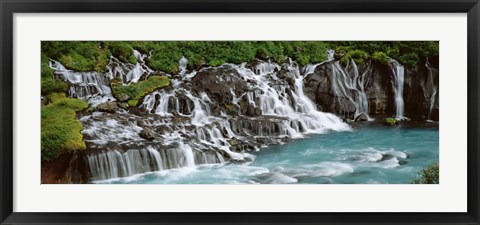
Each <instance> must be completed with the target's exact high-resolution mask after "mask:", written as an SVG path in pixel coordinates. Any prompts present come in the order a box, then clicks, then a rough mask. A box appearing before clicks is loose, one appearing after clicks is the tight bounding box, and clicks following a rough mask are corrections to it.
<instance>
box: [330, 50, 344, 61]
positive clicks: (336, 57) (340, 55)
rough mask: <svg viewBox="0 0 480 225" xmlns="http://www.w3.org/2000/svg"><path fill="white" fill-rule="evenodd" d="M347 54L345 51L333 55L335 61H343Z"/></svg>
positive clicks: (338, 51)
mask: <svg viewBox="0 0 480 225" xmlns="http://www.w3.org/2000/svg"><path fill="white" fill-rule="evenodd" d="M346 54H347V53H346V52H345V51H344V50H336V51H335V53H334V54H333V57H334V58H335V59H337V60H338V59H341V58H343V57H344V56H345V55H346Z"/></svg>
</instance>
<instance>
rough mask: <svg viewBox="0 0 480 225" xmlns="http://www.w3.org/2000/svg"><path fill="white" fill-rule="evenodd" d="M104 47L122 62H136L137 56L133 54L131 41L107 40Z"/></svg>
mask: <svg viewBox="0 0 480 225" xmlns="http://www.w3.org/2000/svg"><path fill="white" fill-rule="evenodd" d="M105 48H106V49H109V51H110V52H111V53H112V55H113V56H114V57H116V58H118V59H119V60H120V61H122V62H128V63H131V64H136V63H137V58H136V57H135V55H134V54H133V47H132V43H131V42H125V41H107V42H105Z"/></svg>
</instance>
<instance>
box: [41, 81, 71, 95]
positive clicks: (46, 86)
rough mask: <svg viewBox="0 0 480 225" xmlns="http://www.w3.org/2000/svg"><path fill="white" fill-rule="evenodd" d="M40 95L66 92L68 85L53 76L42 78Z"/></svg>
mask: <svg viewBox="0 0 480 225" xmlns="http://www.w3.org/2000/svg"><path fill="white" fill-rule="evenodd" d="M41 83H42V88H41V90H42V95H49V94H51V93H55V92H59V93H66V92H67V88H68V85H67V84H66V83H65V82H63V81H61V80H57V79H53V78H42V81H41Z"/></svg>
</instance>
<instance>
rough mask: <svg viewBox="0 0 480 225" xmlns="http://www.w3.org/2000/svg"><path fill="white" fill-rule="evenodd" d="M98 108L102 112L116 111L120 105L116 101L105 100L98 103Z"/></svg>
mask: <svg viewBox="0 0 480 225" xmlns="http://www.w3.org/2000/svg"><path fill="white" fill-rule="evenodd" d="M96 109H97V110H98V111H101V112H108V113H115V112H116V111H117V110H118V106H117V103H116V102H103V103H100V104H98V105H97V107H96Z"/></svg>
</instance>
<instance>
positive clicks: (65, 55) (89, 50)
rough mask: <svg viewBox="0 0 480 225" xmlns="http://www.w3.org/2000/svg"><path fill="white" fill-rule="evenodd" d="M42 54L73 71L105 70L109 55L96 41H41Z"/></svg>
mask: <svg viewBox="0 0 480 225" xmlns="http://www.w3.org/2000/svg"><path fill="white" fill-rule="evenodd" d="M41 46H42V54H44V55H45V56H46V57H49V58H52V59H56V60H58V61H60V63H62V64H63V65H64V66H65V67H66V68H68V69H71V70H75V71H99V72H103V71H105V69H106V66H107V64H108V60H109V59H110V56H111V53H110V51H109V50H108V49H104V48H103V47H102V44H101V43H99V42H96V41H42V43H41Z"/></svg>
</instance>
